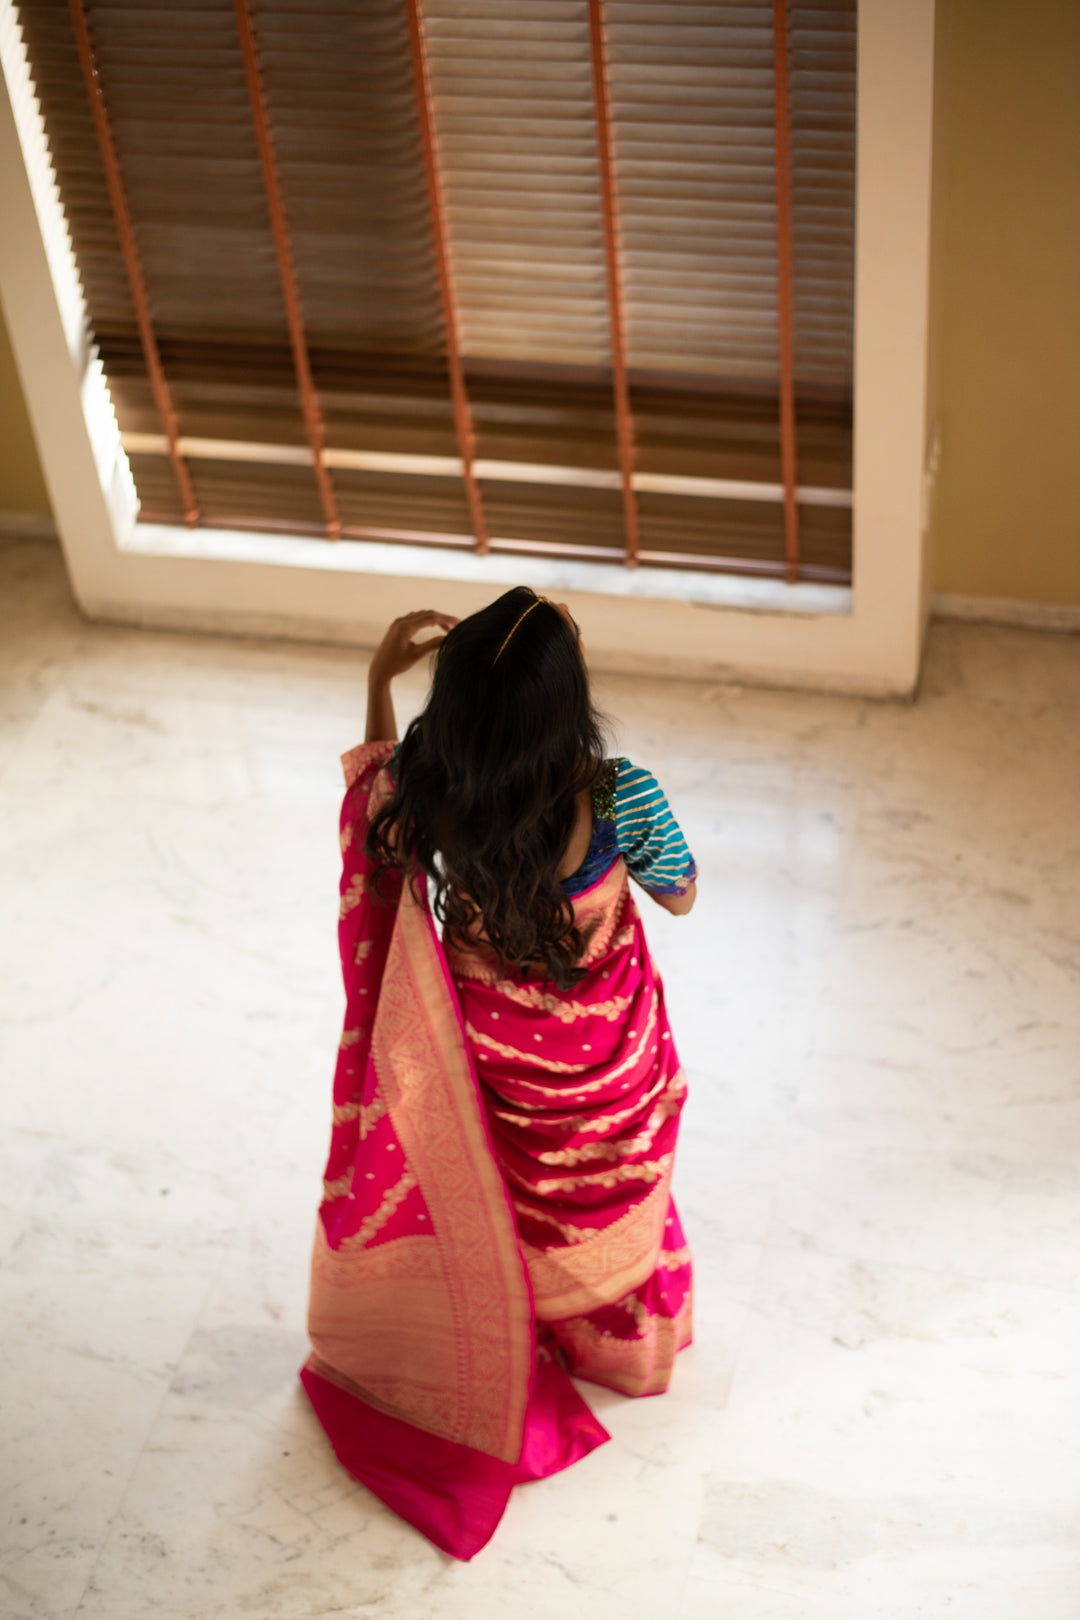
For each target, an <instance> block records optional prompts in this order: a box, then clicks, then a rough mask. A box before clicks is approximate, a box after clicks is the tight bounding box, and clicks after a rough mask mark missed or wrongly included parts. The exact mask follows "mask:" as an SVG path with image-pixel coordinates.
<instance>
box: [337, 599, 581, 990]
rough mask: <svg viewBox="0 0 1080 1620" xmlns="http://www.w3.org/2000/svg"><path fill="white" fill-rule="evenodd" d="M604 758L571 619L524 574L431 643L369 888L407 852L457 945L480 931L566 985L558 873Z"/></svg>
mask: <svg viewBox="0 0 1080 1620" xmlns="http://www.w3.org/2000/svg"><path fill="white" fill-rule="evenodd" d="M603 759H604V736H603V730H602V722H601V719H600V716H599V715H598V714H597V712H596V710H595V709H594V708H593V704H592V699H591V697H590V695H589V678H588V672H587V670H586V668H585V660H584V658H583V656H582V652H581V647H580V644H579V641H578V636H577V632H576V630H575V628H574V626H573V624H572V623H571V622H569V621H568V620H567V618H566V617H565V615H564V614H562V613H561V612H560V611H559V610H558V609H557V608H556V607H555V606H554V605H553V604H552V603H550V602H548V601H546V600H544V599H543V598H541V597H538V596H537V595H536V593H535V592H534V591H532V590H530V589H529V588H528V587H527V586H519V587H518V588H517V589H516V590H512V591H507V592H506V594H505V596H500V597H499V598H498V600H497V601H495V602H492V603H491V605H490V606H489V607H486V608H482V609H481V610H480V612H479V613H474V614H472V615H471V616H470V617H469V618H467V619H463V620H462V621H461V623H460V624H458V625H455V627H454V628H453V629H452V630H451V631H450V633H449V634H448V635H447V636H446V638H445V640H444V641H443V642H442V644H441V646H440V647H439V650H438V652H437V654H436V655H435V673H434V680H433V682H432V688H431V694H430V696H429V698H428V702H427V706H426V708H425V709H424V711H423V713H422V714H420V715H418V716H417V718H416V719H415V720H414V721H413V722H412V724H411V725H410V726H409V728H408V730H407V731H406V733H405V736H404V739H403V741H402V744H401V751H400V753H399V755H398V760H397V767H396V776H397V787H396V790H395V792H394V793H393V795H392V796H391V798H389V799H388V800H387V801H386V803H385V804H384V805H383V806H382V808H381V809H380V810H379V811H378V812H377V813H376V815H375V816H374V818H373V819H372V823H371V827H370V829H369V832H368V838H367V849H368V854H369V855H370V856H371V858H372V860H373V861H374V863H375V883H376V888H377V889H378V888H379V887H380V883H381V880H382V878H383V875H384V874H389V873H390V872H391V871H394V872H401V871H405V870H407V869H408V867H409V866H410V865H412V864H414V863H415V865H418V866H419V867H420V868H421V869H422V870H423V871H424V872H425V873H426V874H427V878H428V883H429V892H430V893H431V896H432V903H433V908H434V911H435V915H436V916H437V917H438V919H439V921H440V922H442V923H443V925H444V931H445V937H446V939H447V941H448V943H450V944H451V945H457V946H459V947H467V946H468V945H470V944H471V943H473V942H474V941H475V940H476V938H477V936H478V934H479V935H481V936H482V938H483V939H484V940H486V941H487V943H488V944H489V945H490V946H491V947H492V948H493V950H494V951H495V953H496V955H497V957H498V961H499V967H500V970H501V971H505V970H506V968H507V966H508V965H509V966H512V967H514V968H517V969H520V970H523V971H525V972H528V971H530V970H535V971H537V972H538V973H539V974H540V975H541V976H542V977H543V978H544V979H545V980H550V981H552V982H553V983H554V984H556V985H557V986H558V987H559V988H560V989H568V988H569V987H570V986H571V985H573V984H575V983H577V982H578V980H579V979H580V978H581V976H582V974H581V969H580V968H579V967H578V962H579V960H580V957H581V952H582V940H581V936H580V934H579V933H578V930H577V929H576V928H575V927H574V914H573V910H572V908H571V906H570V903H569V901H568V900H567V898H566V896H565V895H564V893H563V891H562V887H561V885H560V882H559V878H558V869H559V864H560V862H561V861H562V858H563V855H564V853H565V851H566V846H567V844H568V842H569V839H570V835H571V832H572V831H573V828H574V822H575V818H576V814H577V804H576V800H577V795H578V794H579V793H581V792H582V791H583V790H585V789H589V788H591V787H592V786H593V785H594V783H595V782H596V779H597V776H598V774H599V771H600V768H601V766H602V764H603Z"/></svg>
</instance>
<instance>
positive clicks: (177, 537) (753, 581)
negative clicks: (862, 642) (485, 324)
mask: <svg viewBox="0 0 1080 1620" xmlns="http://www.w3.org/2000/svg"><path fill="white" fill-rule="evenodd" d="M121 549H122V550H123V551H125V552H129V553H135V554H137V555H140V556H145V557H176V558H191V559H197V560H199V561H207V562H209V561H213V562H245V563H264V564H271V565H273V566H276V567H281V568H305V569H318V570H320V571H324V572H330V573H335V572H336V573H348V574H380V575H384V576H388V577H393V578H399V579H400V578H413V579H422V580H423V579H431V580H458V581H463V582H465V583H468V584H477V585H505V586H506V587H508V588H509V587H510V586H512V585H524V584H528V585H533V586H536V587H537V588H539V589H540V590H543V591H545V592H551V591H572V592H586V593H590V594H592V595H597V596H619V597H631V598H639V599H641V598H646V599H648V598H652V599H654V600H660V601H668V602H691V603H694V604H695V605H696V606H699V607H708V608H728V609H734V610H741V611H743V612H749V613H792V614H797V615H800V616H811V617H813V616H818V615H823V614H829V615H844V614H850V613H851V611H852V591H851V587H850V586H848V585H822V584H817V583H813V582H811V581H800V582H799V584H797V585H787V584H785V582H784V581H783V580H780V579H759V578H755V577H753V576H751V575H745V574H714V573H705V572H700V573H698V572H695V571H691V570H682V569H674V568H653V567H648V566H641V567H638V568H622V567H619V566H618V565H617V564H611V563H593V562H583V561H580V560H579V559H577V558H553V557H531V556H521V557H517V556H514V555H512V554H511V555H507V554H506V553H491V554H489V555H488V556H486V557H478V556H477V555H476V554H475V552H471V551H455V550H451V549H449V548H447V549H444V548H442V547H438V546H406V545H391V544H386V543H383V542H380V541H370V540H364V541H357V540H338V541H335V542H333V543H331V542H329V541H321V540H312V539H305V538H303V537H300V536H296V537H294V536H291V535H277V534H256V533H252V532H250V531H247V530H238V529H185V528H179V527H176V528H174V527H171V526H167V525H165V524H158V523H139V524H137V525H136V526H135V528H134V530H133V531H132V533H131V535H130V537H129V538H128V540H127V541H126V542H125V543H124V544H123V545H122V547H121Z"/></svg>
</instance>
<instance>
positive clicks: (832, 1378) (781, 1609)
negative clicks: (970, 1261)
mask: <svg viewBox="0 0 1080 1620" xmlns="http://www.w3.org/2000/svg"><path fill="white" fill-rule="evenodd" d="M1078 1329H1080V1300H1078V1299H1077V1298H1076V1297H1075V1296H1069V1295H1063V1294H1059V1293H1056V1292H1055V1291H1053V1290H1050V1289H1039V1288H1032V1287H1023V1286H1019V1285H1010V1284H1005V1283H999V1282H997V1281H983V1280H977V1281H963V1280H960V1279H957V1278H955V1277H947V1276H943V1275H941V1274H936V1273H932V1272H923V1271H919V1270H916V1269H914V1268H910V1267H896V1266H882V1265H871V1264H868V1263H866V1262H862V1261H844V1260H839V1259H835V1258H831V1257H829V1258H826V1257H822V1256H808V1255H806V1254H799V1253H792V1252H787V1251H767V1252H766V1255H765V1257H764V1260H763V1263H762V1267H761V1271H760V1274H759V1279H758V1286H757V1291H756V1295H755V1301H754V1308H753V1312H752V1319H751V1323H750V1326H749V1328H748V1331H747V1334H746V1338H745V1340H744V1343H743V1347H742V1351H741V1354H740V1362H739V1368H738V1371H737V1374H736V1381H735V1385H734V1387H733V1390H732V1394H731V1397H730V1400H729V1403H728V1407H727V1411H726V1413H725V1415H724V1417H723V1418H722V1419H721V1421H720V1424H719V1428H718V1431H717V1442H716V1452H715V1454H714V1459H713V1464H712V1471H711V1477H710V1484H709V1490H708V1495H707V1500H706V1508H705V1512H704V1516H703V1520H702V1530H701V1537H702V1540H701V1544H700V1547H699V1550H698V1552H697V1553H696V1555H695V1560H694V1565H693V1568H692V1571H691V1578H690V1582H689V1586H688V1595H687V1602H686V1607H685V1609H684V1611H683V1612H684V1620H697V1617H698V1616H705V1615H707V1614H709V1613H715V1612H717V1608H718V1607H721V1606H723V1605H724V1604H727V1603H738V1604H739V1606H740V1607H739V1612H740V1613H742V1612H746V1613H748V1614H750V1615H755V1616H757V1615H761V1616H766V1615H770V1616H771V1615H772V1614H774V1613H775V1614H776V1615H780V1616H787V1615H791V1616H795V1615H797V1614H800V1613H802V1614H808V1615H811V1616H818V1615H820V1616H822V1617H825V1616H827V1615H828V1616H831V1615H833V1614H836V1615H840V1616H843V1617H847V1616H851V1617H852V1620H854V1617H855V1616H857V1615H860V1614H872V1615H875V1616H876V1615H881V1616H887V1617H889V1620H892V1617H894V1616H895V1617H896V1620H900V1617H901V1616H906V1615H909V1614H926V1615H933V1616H937V1615H945V1614H951V1613H953V1612H954V1610H955V1611H956V1612H959V1613H962V1614H965V1615H970V1616H972V1617H974V1616H976V1615H978V1614H980V1613H983V1612H985V1613H987V1614H991V1615H995V1616H998V1615H1000V1616H1001V1617H1002V1620H1004V1616H1005V1615H1007V1614H1009V1613H1010V1612H1012V1613H1015V1614H1019V1613H1030V1614H1037V1615H1038V1616H1039V1617H1040V1620H1042V1617H1043V1616H1044V1615H1045V1616H1048V1617H1057V1616H1062V1617H1064V1616H1066V1615H1068V1614H1069V1613H1070V1612H1072V1611H1071V1610H1070V1608H1069V1603H1070V1602H1073V1603H1075V1598H1076V1596H1077V1594H1078V1593H1080V1424H1078V1423H1077V1422H1076V1420H1075V1416H1074V1417H1073V1418H1072V1419H1071V1420H1069V1419H1067V1417H1066V1414H1069V1413H1073V1414H1075V1413H1076V1412H1078V1411H1080V1402H1078V1400H1077V1394H1078V1390H1077V1383H1078V1374H1077V1370H1076V1366H1075V1357H1074V1355H1073V1349H1072V1346H1073V1343H1074V1338H1075V1335H1076V1333H1077V1331H1078ZM980 1601H981V1602H982V1604H983V1605H984V1608H982V1609H980V1607H979V1603H980ZM743 1602H745V1610H744V1609H743V1607H742V1604H743ZM1025 1603H1027V1604H1030V1605H1031V1606H1029V1607H1027V1608H1024V1607H1023V1606H1022V1605H1023V1604H1025ZM1010 1604H1012V1605H1013V1607H1012V1609H1011V1611H1010V1607H1009V1605H1010ZM710 1605H713V1608H712V1609H710ZM830 1605H831V1606H830ZM800 1606H801V1607H800Z"/></svg>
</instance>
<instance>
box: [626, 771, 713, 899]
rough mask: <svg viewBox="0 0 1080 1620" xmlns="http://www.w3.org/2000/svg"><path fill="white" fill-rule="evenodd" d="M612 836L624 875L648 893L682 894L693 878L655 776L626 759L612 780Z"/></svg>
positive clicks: (690, 860)
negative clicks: (630, 877) (617, 849)
mask: <svg viewBox="0 0 1080 1620" xmlns="http://www.w3.org/2000/svg"><path fill="white" fill-rule="evenodd" d="M615 835H616V839H617V841H618V845H619V849H620V850H621V852H622V855H623V859H624V860H625V861H626V865H627V869H628V871H629V872H630V873H631V874H632V876H633V877H635V878H636V879H637V881H638V882H639V883H640V884H641V886H642V888H644V889H648V890H649V891H650V892H651V893H652V894H682V893H683V892H684V891H685V890H686V889H687V888H688V887H689V886H690V884H691V883H693V881H694V880H695V878H696V877H697V866H696V865H695V863H694V857H693V856H692V855H691V853H690V851H689V849H688V848H687V846H686V839H685V838H684V837H683V835H682V829H681V828H680V826H679V823H678V822H677V821H676V820H675V817H674V816H673V815H672V813H671V811H670V809H669V808H668V802H667V800H666V799H665V797H664V795H663V793H662V792H661V789H660V784H659V783H658V782H657V780H656V777H655V776H653V775H652V773H651V772H650V771H646V770H643V769H642V768H641V766H640V765H632V764H631V763H630V761H629V760H628V759H621V760H620V761H619V773H618V776H617V777H616V780H615Z"/></svg>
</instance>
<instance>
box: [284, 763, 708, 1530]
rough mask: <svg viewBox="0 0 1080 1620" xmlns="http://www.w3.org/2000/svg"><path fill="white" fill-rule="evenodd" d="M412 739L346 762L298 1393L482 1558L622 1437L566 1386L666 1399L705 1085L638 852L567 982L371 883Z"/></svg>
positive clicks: (587, 933) (394, 1492) (386, 1484)
mask: <svg viewBox="0 0 1080 1620" xmlns="http://www.w3.org/2000/svg"><path fill="white" fill-rule="evenodd" d="M392 748H393V745H392V744H390V743H370V744H366V745H365V746H364V747H362V748H359V749H356V750H354V751H353V753H352V754H349V755H346V757H345V762H344V763H345V768H346V781H347V783H348V788H347V792H346V795H345V802H344V805H343V809H342V817H341V846H342V854H343V873H342V883H341V924H340V944H341V960H342V968H343V973H344V978H345V991H346V1017H345V1029H344V1033H343V1035H342V1038H341V1049H340V1052H339V1057H338V1065H337V1072H336V1076H335V1083H334V1115H333V1119H334V1123H333V1134H332V1139H331V1146H330V1157H329V1161H328V1164H327V1169H326V1179H325V1183H324V1198H323V1203H322V1206H321V1209H320V1214H319V1221H318V1225H317V1230H316V1240H315V1252H314V1257H313V1261H312V1280H311V1305H310V1312H309V1331H310V1336H311V1343H312V1354H311V1356H310V1357H309V1359H308V1361H307V1363H306V1365H305V1367H304V1368H303V1370H302V1372H301V1378H302V1380H303V1384H304V1388H305V1389H306V1391H307V1393H308V1396H309V1398H310V1400H311V1403H312V1406H313V1407H314V1409H315V1412H316V1414H317V1415H318V1417H319V1420H320V1422H321V1423H322V1425H323V1427H324V1429H325V1430H326V1433H327V1435H328V1436H329V1438H330V1441H331V1443H332V1445H333V1447H334V1450H335V1452H336V1453H337V1456H338V1458H339V1459H340V1461H341V1463H342V1464H343V1466H344V1467H345V1468H346V1469H347V1470H348V1471H349V1473H350V1474H352V1475H353V1476H354V1477H355V1478H356V1479H359V1480H361V1481H362V1482H363V1483H364V1484H365V1485H367V1486H368V1487H369V1489H371V1490H372V1491H374V1493H375V1494H376V1495H377V1496H378V1497H380V1499H381V1500H382V1501H384V1502H385V1503H386V1504H387V1506H388V1507H390V1508H392V1509H393V1510H394V1511H395V1512H396V1513H398V1514H400V1515H401V1517H402V1518H404V1519H406V1520H408V1522H409V1523H411V1524H413V1525H415V1526H416V1528H417V1529H419V1530H420V1531H422V1532H423V1534H424V1535H426V1536H427V1537H428V1538H429V1539H430V1540H431V1541H432V1542H434V1544H435V1545H436V1546H437V1547H440V1548H441V1549H442V1550H443V1551H445V1552H447V1553H450V1554H451V1555H452V1556H454V1557H456V1558H471V1557H472V1556H473V1555H474V1554H475V1553H476V1552H478V1551H479V1550H480V1548H481V1547H483V1546H484V1545H485V1543H486V1542H487V1541H488V1540H490V1538H491V1536H492V1534H493V1533H494V1530H495V1527H496V1526H497V1524H498V1522H499V1519H500V1518H501V1517H502V1514H503V1511H504V1510H505V1507H506V1503H507V1500H508V1498H509V1495H510V1491H511V1490H512V1489H513V1487H514V1485H516V1484H519V1483H522V1482H523V1481H525V1480H530V1479H540V1478H544V1477H546V1476H547V1475H549V1474H553V1473H556V1472H558V1470H560V1469H562V1468H565V1467H567V1466H568V1465H569V1464H570V1463H572V1462H575V1461H577V1460H578V1459H579V1458H581V1457H583V1456H585V1455H586V1454H587V1453H588V1452H589V1451H591V1450H592V1449H593V1448H594V1447H595V1446H597V1445H600V1444H602V1443H603V1441H604V1440H606V1439H607V1438H608V1435H607V1432H606V1431H605V1430H604V1428H603V1427H602V1426H601V1424H600V1423H599V1422H598V1421H597V1420H596V1418H595V1417H594V1416H593V1414H592V1413H591V1412H590V1410H589V1408H588V1407H587V1406H586V1404H585V1402H584V1401H583V1400H582V1399H581V1397H580V1396H579V1395H578V1393H577V1391H576V1389H575V1388H574V1386H573V1384H572V1383H571V1381H570V1377H569V1374H573V1375H574V1376H576V1377H580V1378H584V1379H588V1380H591V1381H593V1382H595V1383H599V1384H605V1385H607V1386H608V1387H610V1388H612V1389H616V1390H620V1391H622V1392H623V1393H625V1394H628V1395H647V1394H657V1393H659V1392H661V1391H662V1390H663V1389H665V1388H666V1387H667V1383H668V1380H669V1378H670V1375H671V1367H672V1362H673V1360H674V1357H675V1354H676V1352H677V1351H678V1350H679V1349H680V1348H681V1347H682V1346H683V1345H685V1344H687V1343H689V1339H690V1326H691V1324H690V1313H691V1272H690V1256H689V1253H688V1251H687V1249H686V1246H685V1243H684V1240H683V1235H682V1231H681V1229H680V1227H679V1222H678V1217H677V1215H676V1213H675V1208H674V1205H673V1204H672V1201H671V1196H670V1192H669V1185H670V1179H671V1167H672V1160H673V1155H674V1148H675V1137H676V1133H677V1130H678V1119H679V1111H680V1108H681V1106H682V1100H683V1094H684V1089H685V1087H684V1083H683V1079H682V1074H681V1071H680V1069H679V1065H678V1058H677V1056H676V1053H675V1049H674V1042H673V1041H672V1039H671V1034H670V1030H669V1029H668V1024H667V1017H666V1013H665V1009H664V1000H663V991H662V987H661V985H660V982H659V979H658V977H657V975H656V973H655V970H654V968H653V964H652V960H651V958H650V956H649V952H648V949H647V946H646V943H645V939H644V935H643V933H642V928H641V922H640V919H639V917H638V915H637V910H636V907H635V905H634V902H633V899H632V897H631V895H630V893H629V884H628V880H627V874H626V869H625V866H624V865H623V862H622V860H621V858H617V859H616V860H615V862H614V864H613V865H612V866H611V867H610V868H609V870H608V871H607V873H606V874H605V875H604V876H603V877H602V878H601V879H600V880H599V881H598V882H597V883H595V884H594V885H593V887H592V888H591V889H589V890H587V891H586V892H585V893H584V894H582V895H578V896H576V897H575V898H574V901H573V905H574V912H575V918H576V920H577V924H578V927H579V929H580V930H581V932H582V935H583V937H584V939H585V941H586V946H585V955H584V958H583V963H582V965H583V966H584V968H585V970H586V973H585V978H584V979H583V980H582V982H581V983H580V984H578V985H577V986H576V987H575V988H574V989H573V990H572V991H566V992H562V991H558V990H555V989H553V988H552V987H551V986H550V985H541V984H539V983H538V982H537V981H536V980H535V979H530V978H527V977H525V976H522V975H513V976H510V975H507V974H502V973H500V972H499V971H498V968H497V964H496V963H495V961H494V958H493V957H492V954H491V953H490V952H489V951H487V950H486V949H484V948H483V947H477V948H476V949H475V950H472V951H468V952H463V951H451V952H450V953H449V954H448V953H446V952H445V951H444V949H443V946H442V942H441V940H440V938H439V934H438V931H437V929H436V927H435V925H434V922H433V919H432V916H431V913H430V911H429V909H428V906H427V901H426V896H425V891H424V887H423V883H422V881H418V882H417V883H415V884H414V883H412V882H404V883H403V882H401V881H400V880H393V881H392V882H388V881H387V880H385V879H384V883H383V889H384V894H383V896H376V895H375V894H374V893H373V892H372V886H371V876H372V871H371V863H370V861H369V859H368V857H367V854H366V852H365V847H364V846H365V841H366V837H367V830H368V825H369V820H370V815H371V813H372V810H373V808H374V806H375V805H377V804H378V802H379V801H380V799H381V797H382V796H383V795H385V794H387V793H388V792H389V791H390V786H391V784H390V781H389V776H388V772H387V770H386V766H387V762H388V760H389V758H390V754H391V752H392ZM391 890H392V893H391ZM387 895H389V896H390V899H389V903H388V902H387V898H386V896H387Z"/></svg>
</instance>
